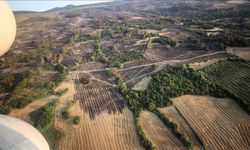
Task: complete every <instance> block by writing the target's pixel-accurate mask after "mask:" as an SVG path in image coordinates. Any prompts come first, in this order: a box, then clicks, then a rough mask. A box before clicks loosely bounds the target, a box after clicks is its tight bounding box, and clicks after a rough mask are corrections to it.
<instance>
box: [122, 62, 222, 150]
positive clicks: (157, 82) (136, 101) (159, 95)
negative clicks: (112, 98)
mask: <svg viewBox="0 0 250 150" xmlns="http://www.w3.org/2000/svg"><path fill="white" fill-rule="evenodd" d="M120 82H121V83H120V84H118V85H123V84H124V83H123V81H122V80H120ZM122 83H123V84H122ZM118 87H119V86H118ZM119 91H120V93H121V94H122V95H123V97H124V98H125V99H126V100H127V101H128V105H129V108H130V109H131V110H132V111H133V112H134V115H135V120H136V121H137V120H138V118H139V115H140V112H141V110H142V109H148V110H150V111H152V112H153V113H155V114H156V115H157V116H158V117H159V118H160V119H161V120H162V121H163V122H164V124H165V125H166V126H167V127H169V128H171V129H172V131H173V132H174V134H175V135H176V136H177V137H178V138H179V139H180V140H181V141H182V143H183V144H184V145H185V146H186V147H187V148H191V147H192V143H191V142H190V140H189V138H188V136H187V135H186V133H182V132H180V130H179V128H178V125H177V124H175V123H174V122H171V121H170V120H169V119H168V118H166V117H165V116H164V115H163V114H162V113H160V112H159V111H158V110H157V109H156V107H163V106H168V105H172V102H171V101H170V100H169V99H170V98H172V97H176V96H181V95H184V94H193V95H212V96H215V97H224V96H225V91H224V90H223V89H222V88H221V87H220V86H218V84H217V83H215V82H214V81H213V80H211V79H210V78H209V76H208V74H207V73H206V72H204V71H199V70H194V69H192V68H190V67H189V66H187V65H183V66H181V67H173V68H170V69H168V70H162V71H160V72H158V73H156V74H154V75H153V76H152V80H151V82H150V84H149V86H148V88H147V89H146V90H145V91H141V92H138V91H133V90H128V89H127V88H122V89H119ZM136 127H137V132H138V134H139V136H140V137H141V141H142V144H143V145H144V146H145V147H146V148H147V149H152V148H153V145H152V143H151V142H150V141H148V140H147V138H146V137H145V135H144V133H143V131H142V129H141V127H140V126H139V124H138V122H136Z"/></svg>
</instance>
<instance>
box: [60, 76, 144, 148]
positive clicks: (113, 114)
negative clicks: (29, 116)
mask: <svg viewBox="0 0 250 150" xmlns="http://www.w3.org/2000/svg"><path fill="white" fill-rule="evenodd" d="M75 89H76V92H75V96H74V99H75V100H76V101H77V103H76V106H75V107H74V109H73V110H72V115H79V116H80V118H81V121H80V123H79V124H78V125H74V126H73V127H68V128H66V130H67V134H66V136H65V137H64V138H63V139H62V140H61V141H60V143H59V144H58V149H59V150H76V149H78V150H80V149H86V150H87V149H89V150H90V149H96V150H97V149H103V150H110V149H126V150H130V149H131V150H132V149H143V148H142V147H141V145H140V143H139V139H138V136H137V134H136V131H135V126H134V118H133V114H132V112H131V111H130V110H129V109H128V108H127V106H126V103H125V101H124V100H123V98H122V97H121V96H120V95H119V94H118V92H117V91H116V90H115V89H114V88H113V87H109V86H107V85H104V84H103V83H100V82H98V81H91V83H89V84H88V85H83V84H80V83H78V82H76V83H75Z"/></svg>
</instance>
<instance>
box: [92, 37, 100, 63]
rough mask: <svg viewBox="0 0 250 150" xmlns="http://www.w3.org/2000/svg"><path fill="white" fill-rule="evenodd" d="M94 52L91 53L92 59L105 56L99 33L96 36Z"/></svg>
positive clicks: (95, 59)
mask: <svg viewBox="0 0 250 150" xmlns="http://www.w3.org/2000/svg"><path fill="white" fill-rule="evenodd" d="M94 40H95V43H94V52H93V53H92V54H91V55H90V60H91V61H97V60H99V59H101V58H102V57H103V52H102V49H101V34H100V33H97V34H96V35H95V36H94Z"/></svg>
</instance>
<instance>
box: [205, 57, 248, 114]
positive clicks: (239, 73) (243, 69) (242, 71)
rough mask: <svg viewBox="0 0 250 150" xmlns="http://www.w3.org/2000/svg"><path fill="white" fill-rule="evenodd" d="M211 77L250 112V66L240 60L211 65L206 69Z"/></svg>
mask: <svg viewBox="0 0 250 150" xmlns="http://www.w3.org/2000/svg"><path fill="white" fill-rule="evenodd" d="M205 70H206V71H207V72H208V74H209V76H210V77H211V78H212V79H214V80H215V81H216V82H218V83H219V84H220V86H222V88H224V89H225V90H227V91H228V92H230V93H231V94H232V95H233V96H234V97H237V99H240V100H239V102H241V103H242V104H243V105H244V106H245V107H246V109H247V110H248V111H249V110H250V100H249V97H250V65H249V62H243V61H239V60H225V61H221V62H218V63H216V64H214V65H210V66H209V67H208V68H206V69H205Z"/></svg>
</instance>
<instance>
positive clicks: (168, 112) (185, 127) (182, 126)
mask: <svg viewBox="0 0 250 150" xmlns="http://www.w3.org/2000/svg"><path fill="white" fill-rule="evenodd" d="M159 110H160V112H161V113H163V114H164V115H165V116H166V117H167V118H169V119H171V120H172V121H173V122H174V123H176V124H178V125H179V130H180V131H181V132H182V133H186V134H187V135H188V137H189V138H190V141H191V143H193V149H194V150H196V149H203V146H202V143H201V142H200V141H199V139H198V137H197V136H196V135H195V133H194V131H193V130H192V128H190V126H189V124H188V123H187V122H186V121H185V119H183V117H182V116H181V115H180V114H179V112H178V111H177V110H176V108H175V107H174V106H169V107H164V108H159Z"/></svg>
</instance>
